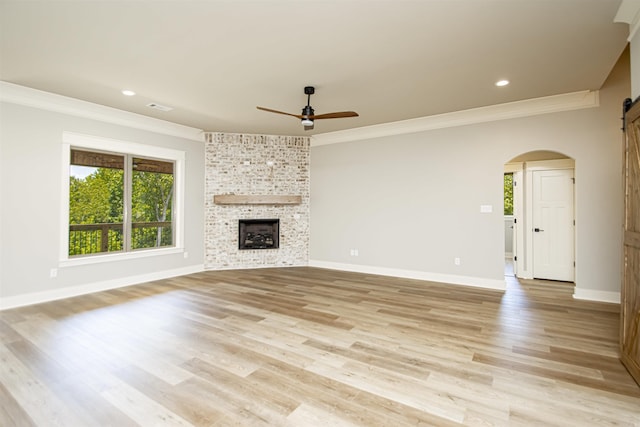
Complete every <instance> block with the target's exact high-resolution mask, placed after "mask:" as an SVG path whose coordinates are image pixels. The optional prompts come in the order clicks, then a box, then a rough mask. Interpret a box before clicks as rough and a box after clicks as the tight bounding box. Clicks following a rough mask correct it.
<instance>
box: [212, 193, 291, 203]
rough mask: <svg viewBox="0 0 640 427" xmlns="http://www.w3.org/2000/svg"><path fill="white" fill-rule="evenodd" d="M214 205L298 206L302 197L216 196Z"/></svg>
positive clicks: (265, 195)
mask: <svg viewBox="0 0 640 427" xmlns="http://www.w3.org/2000/svg"><path fill="white" fill-rule="evenodd" d="M213 203H215V204H216V205H299V204H300V203H302V196H287V195H283V196H277V195H268V194H264V195H255V196H254V195H242V194H218V195H214V196H213Z"/></svg>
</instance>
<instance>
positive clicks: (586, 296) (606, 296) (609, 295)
mask: <svg viewBox="0 0 640 427" xmlns="http://www.w3.org/2000/svg"><path fill="white" fill-rule="evenodd" d="M573 298H574V299H582V300H587V301H598V302H610V303H614V304H620V292H610V291H594V290H591V289H580V288H578V287H576V288H575V290H574V291H573Z"/></svg>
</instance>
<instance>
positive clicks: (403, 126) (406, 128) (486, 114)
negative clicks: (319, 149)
mask: <svg viewBox="0 0 640 427" xmlns="http://www.w3.org/2000/svg"><path fill="white" fill-rule="evenodd" d="M598 94H599V92H598V91H589V90H585V91H579V92H571V93H566V94H562V95H553V96H545V97H542V98H534V99H527V100H524V101H515V102H507V103H504V104H496V105H490V106H487V107H479V108H472V109H469V110H462V111H456V112H453V113H445V114H437V115H434V116H427V117H420V118H417V119H409V120H402V121H398V122H391V123H384V124H380V125H373V126H365V127H360V128H355V129H347V130H342V131H336V132H327V133H321V134H318V135H314V136H312V137H311V146H313V147H315V146H319V145H327V144H336V143H340V142H349V141H357V140H362V139H372V138H379V137H383V136H391V135H401V134H406V133H415V132H423V131H428V130H434V129H444V128H451V127H457V126H465V125H470V124H476V123H485V122H493V121H497V120H507V119H514V118H519V117H528V116H534V115H538V114H547V113H556V112H560V111H570V110H578V109H582V108H592V107H597V106H599V105H600V102H599V96H598Z"/></svg>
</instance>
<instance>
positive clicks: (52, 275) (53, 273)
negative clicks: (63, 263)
mask: <svg viewBox="0 0 640 427" xmlns="http://www.w3.org/2000/svg"><path fill="white" fill-rule="evenodd" d="M49 277H50V278H52V279H55V278H56V277H58V269H57V268H52V269H51V271H49Z"/></svg>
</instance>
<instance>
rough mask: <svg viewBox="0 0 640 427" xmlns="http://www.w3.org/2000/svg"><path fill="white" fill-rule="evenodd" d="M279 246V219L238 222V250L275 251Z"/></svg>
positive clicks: (243, 220)
mask: <svg viewBox="0 0 640 427" xmlns="http://www.w3.org/2000/svg"><path fill="white" fill-rule="evenodd" d="M279 244H280V220H279V219H241V220H239V222H238V249H277V248H278V247H279Z"/></svg>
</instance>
